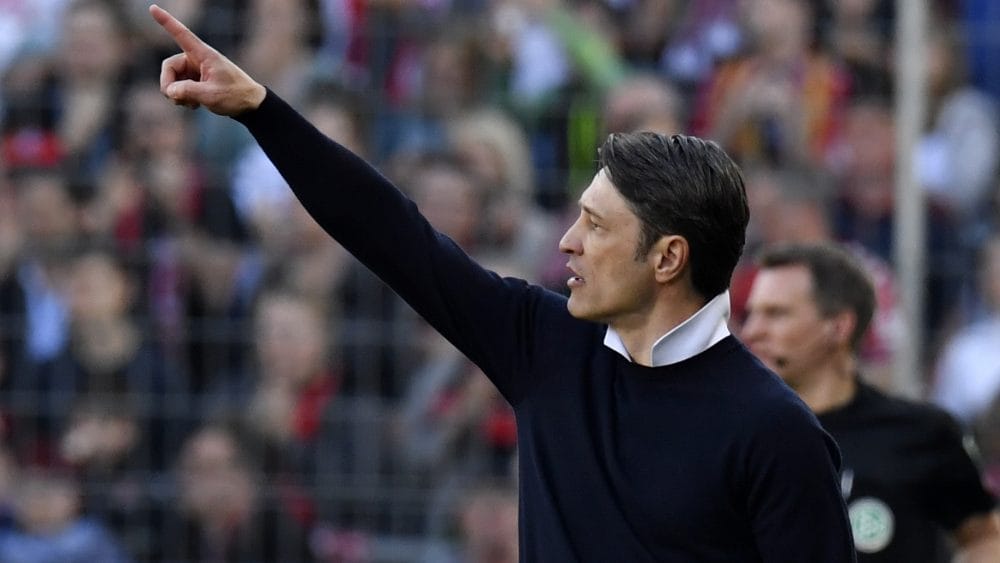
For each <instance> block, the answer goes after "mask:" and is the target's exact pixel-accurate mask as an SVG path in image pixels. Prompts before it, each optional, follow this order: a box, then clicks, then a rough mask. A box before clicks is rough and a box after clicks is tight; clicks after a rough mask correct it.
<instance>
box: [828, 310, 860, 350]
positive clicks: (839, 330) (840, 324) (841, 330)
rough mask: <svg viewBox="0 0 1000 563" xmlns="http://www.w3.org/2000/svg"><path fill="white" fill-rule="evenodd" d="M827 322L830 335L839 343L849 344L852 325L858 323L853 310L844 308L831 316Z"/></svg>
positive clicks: (852, 329)
mask: <svg viewBox="0 0 1000 563" xmlns="http://www.w3.org/2000/svg"><path fill="white" fill-rule="evenodd" d="M829 320H830V323H829V329H828V330H829V331H830V337H831V338H834V339H835V341H836V342H837V343H838V344H840V343H844V344H847V345H848V346H850V345H851V336H852V335H853V334H854V327H855V326H856V325H857V324H858V319H857V317H856V316H855V315H854V313H853V312H851V311H849V310H844V311H841V312H839V313H837V314H836V315H834V316H833V317H831V318H830V319H829Z"/></svg>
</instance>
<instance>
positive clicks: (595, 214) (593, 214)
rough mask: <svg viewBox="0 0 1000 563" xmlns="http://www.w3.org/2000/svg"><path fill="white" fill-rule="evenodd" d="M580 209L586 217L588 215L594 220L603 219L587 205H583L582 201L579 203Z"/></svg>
mask: <svg viewBox="0 0 1000 563" xmlns="http://www.w3.org/2000/svg"><path fill="white" fill-rule="evenodd" d="M580 209H582V210H583V211H584V212H585V213H586V214H587V215H590V216H592V217H594V218H596V219H604V216H603V215H601V214H600V213H598V212H597V211H595V210H594V208H593V207H590V206H589V205H587V204H586V203H583V202H582V201H581V202H580Z"/></svg>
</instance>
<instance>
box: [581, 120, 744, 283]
mask: <svg viewBox="0 0 1000 563" xmlns="http://www.w3.org/2000/svg"><path fill="white" fill-rule="evenodd" d="M598 164H599V165H600V167H601V168H603V169H604V170H605V172H606V173H607V175H608V178H609V179H610V180H611V184H612V185H613V186H614V187H615V189H617V190H618V192H619V193H620V194H621V195H622V197H624V198H625V201H626V202H627V203H628V205H629V208H630V209H631V210H632V212H633V213H635V214H636V216H637V217H638V218H639V220H640V222H641V223H642V231H641V235H640V239H639V245H638V247H637V248H636V259H637V260H638V259H641V258H642V257H643V256H645V255H646V254H647V253H648V252H649V250H650V249H651V248H652V247H653V245H654V244H656V241H658V240H659V239H660V238H662V237H664V236H666V235H679V236H682V237H684V238H685V239H686V240H687V242H688V245H689V246H690V248H691V252H690V263H691V280H692V285H693V286H694V289H695V291H697V292H698V293H699V294H701V295H702V296H703V297H704V298H705V299H711V298H712V297H714V296H715V295H717V294H719V293H721V292H723V291H724V290H725V289H726V288H727V287H729V282H730V278H731V277H732V275H733V269H734V268H735V267H736V263H737V262H738V261H739V259H740V255H741V254H742V253H743V245H744V244H745V242H746V229H747V222H748V221H749V219H750V210H749V208H748V206H747V195H746V189H745V188H744V186H743V175H742V173H741V172H740V169H739V167H737V166H736V163H734V162H733V161H732V159H731V158H729V155H727V154H726V153H725V151H723V150H722V148H720V147H719V145H717V144H715V143H713V142H711V141H706V140H703V139H699V138H697V137H691V136H686V135H672V136H669V137H668V136H665V135H660V134H657V133H651V132H641V133H613V134H611V135H609V136H608V138H607V140H605V141H604V144H603V145H602V146H601V148H600V151H599V160H598Z"/></svg>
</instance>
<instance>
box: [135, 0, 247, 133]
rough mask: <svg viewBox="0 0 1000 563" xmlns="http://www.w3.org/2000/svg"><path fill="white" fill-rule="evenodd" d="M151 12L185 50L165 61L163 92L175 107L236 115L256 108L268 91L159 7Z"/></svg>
mask: <svg viewBox="0 0 1000 563" xmlns="http://www.w3.org/2000/svg"><path fill="white" fill-rule="evenodd" d="M149 13H150V14H151V15H152V16H153V19H154V20H156V23H158V24H160V25H161V26H162V27H163V29H165V30H167V33H169V34H170V36H171V37H173V39H174V42H175V43H177V46H178V47H180V48H181V50H182V51H183V52H182V53H179V54H177V55H174V56H172V57H169V58H167V59H166V60H164V61H163V67H162V68H161V69H160V91H161V92H163V94H164V95H165V96H166V97H168V98H170V99H171V100H173V102H174V103H175V104H178V105H183V106H187V107H190V108H196V107H198V106H205V107H206V108H208V109H209V110H210V111H212V112H213V113H217V114H219V115H228V116H233V115H237V114H240V113H243V112H245V111H249V110H253V109H256V108H257V107H258V106H260V104H261V102H263V101H264V96H266V95H267V91H266V90H265V89H264V87H263V86H262V85H260V84H258V83H257V82H255V81H254V80H253V79H252V78H250V76H249V75H248V74H247V73H246V72H244V71H243V69H241V68H240V67H238V66H236V64H235V63H233V62H232V61H230V60H229V59H227V58H226V57H225V56H223V55H222V54H221V53H219V52H218V51H216V50H215V49H213V48H212V47H211V46H209V45H208V44H207V43H205V42H204V41H202V40H201V39H199V38H198V36H197V35H195V34H194V33H193V32H192V31H191V30H190V29H188V28H187V26H185V25H184V24H182V23H181V22H180V21H178V20H177V18H175V17H173V16H171V15H170V14H169V13H168V12H167V11H166V10H164V9H163V8H160V7H159V6H157V5H156V4H153V5H152V6H150V7H149Z"/></svg>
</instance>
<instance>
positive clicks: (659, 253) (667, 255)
mask: <svg viewBox="0 0 1000 563" xmlns="http://www.w3.org/2000/svg"><path fill="white" fill-rule="evenodd" d="M690 252H691V247H690V246H688V241H687V239H686V238H684V237H682V236H680V235H665V236H663V237H660V240H659V241H657V242H656V244H655V245H653V250H652V256H651V259H652V260H653V261H654V262H653V268H654V272H655V275H656V281H658V282H660V283H668V282H671V281H673V280H675V279H677V278H679V277H681V276H682V275H683V274H684V271H685V270H686V269H687V265H688V257H689V255H690Z"/></svg>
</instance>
